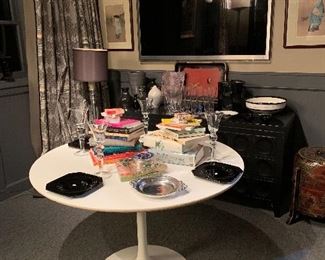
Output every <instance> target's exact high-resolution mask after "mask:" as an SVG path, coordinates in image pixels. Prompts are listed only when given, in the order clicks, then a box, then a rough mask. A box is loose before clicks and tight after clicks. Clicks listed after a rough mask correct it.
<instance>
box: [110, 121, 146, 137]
mask: <svg viewBox="0 0 325 260" xmlns="http://www.w3.org/2000/svg"><path fill="white" fill-rule="evenodd" d="M143 127H144V126H143V124H142V123H139V124H138V125H136V126H134V127H123V128H115V127H107V132H111V133H120V134H131V133H133V132H135V131H137V130H139V129H142V128H143Z"/></svg>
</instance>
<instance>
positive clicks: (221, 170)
mask: <svg viewBox="0 0 325 260" xmlns="http://www.w3.org/2000/svg"><path fill="white" fill-rule="evenodd" d="M192 172H193V174H194V175H195V176H196V177H199V178H203V179H206V180H209V181H214V182H218V183H230V182H232V181H233V180H235V179H236V178H237V177H238V176H239V175H240V174H242V173H243V171H242V170H241V169H240V168H239V167H237V166H234V165H229V164H225V163H221V162H217V161H208V162H204V163H202V164H200V165H198V166H197V167H196V168H195V169H194V170H192Z"/></svg>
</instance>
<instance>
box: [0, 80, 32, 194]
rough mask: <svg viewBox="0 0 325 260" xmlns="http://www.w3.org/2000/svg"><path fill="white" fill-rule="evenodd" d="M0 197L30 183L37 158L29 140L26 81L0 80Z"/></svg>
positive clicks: (13, 192) (24, 188)
mask: <svg viewBox="0 0 325 260" xmlns="http://www.w3.org/2000/svg"><path fill="white" fill-rule="evenodd" d="M0 111H1V113H0V122H1V124H0V200H3V199H5V198H7V197H10V196H12V195H14V194H17V193H19V192H21V191H23V190H26V189H27V188H29V187H30V183H29V180H28V173H29V168H30V167H31V165H32V163H33V161H34V160H35V155H34V152H33V150H32V145H31V142H30V129H29V102H28V86H27V81H26V80H22V81H19V80H18V82H17V81H16V82H13V83H4V82H3V81H0Z"/></svg>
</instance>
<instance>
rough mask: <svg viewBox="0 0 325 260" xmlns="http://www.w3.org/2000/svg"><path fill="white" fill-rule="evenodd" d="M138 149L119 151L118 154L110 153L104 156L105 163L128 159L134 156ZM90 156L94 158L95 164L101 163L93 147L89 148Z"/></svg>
mask: <svg viewBox="0 0 325 260" xmlns="http://www.w3.org/2000/svg"><path fill="white" fill-rule="evenodd" d="M137 153H138V151H129V152H124V153H117V154H110V155H106V156H104V164H111V163H116V162H118V161H119V160H122V159H127V158H132V157H133V156H134V155H135V154H137ZM89 154H90V158H91V160H92V163H93V165H95V166H96V165H99V163H100V162H99V160H98V158H97V157H96V155H95V152H94V150H93V149H90V150H89Z"/></svg>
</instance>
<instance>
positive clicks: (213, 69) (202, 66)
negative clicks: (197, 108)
mask: <svg viewBox="0 0 325 260" xmlns="http://www.w3.org/2000/svg"><path fill="white" fill-rule="evenodd" d="M175 71H184V72H185V91H186V93H187V95H188V96H198V97H203V96H212V97H215V98H217V97H218V92H219V91H218V85H219V82H221V81H224V80H226V78H227V73H228V67H227V64H226V63H176V65H175Z"/></svg>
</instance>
